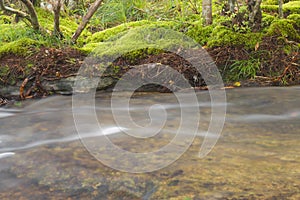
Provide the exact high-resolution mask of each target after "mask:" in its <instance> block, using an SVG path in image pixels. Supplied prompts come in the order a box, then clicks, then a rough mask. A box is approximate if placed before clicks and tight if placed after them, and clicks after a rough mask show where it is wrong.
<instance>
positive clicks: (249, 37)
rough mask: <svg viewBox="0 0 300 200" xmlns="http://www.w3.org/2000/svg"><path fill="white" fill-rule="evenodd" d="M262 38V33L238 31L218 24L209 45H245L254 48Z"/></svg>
mask: <svg viewBox="0 0 300 200" xmlns="http://www.w3.org/2000/svg"><path fill="white" fill-rule="evenodd" d="M261 38H262V33H236V32H234V31H232V30H230V29H228V28H226V27H224V26H217V27H215V28H214V29H213V32H212V34H211V38H210V40H209V41H208V43H207V45H208V46H209V47H217V46H244V47H245V48H247V49H254V47H255V45H256V44H257V43H258V42H260V41H261Z"/></svg>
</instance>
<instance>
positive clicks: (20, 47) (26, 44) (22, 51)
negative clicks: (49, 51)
mask: <svg viewBox="0 0 300 200" xmlns="http://www.w3.org/2000/svg"><path fill="white" fill-rule="evenodd" d="M41 44H42V43H41V42H38V41H35V40H33V39H30V38H21V39H19V40H16V41H13V42H9V43H6V44H4V45H2V46H1V47H0V56H3V55H4V54H8V53H12V54H15V55H27V54H28V53H29V48H32V47H39V46H40V45H41Z"/></svg>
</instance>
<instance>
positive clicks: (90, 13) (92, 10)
mask: <svg viewBox="0 0 300 200" xmlns="http://www.w3.org/2000/svg"><path fill="white" fill-rule="evenodd" d="M102 1H103V0H96V1H95V2H94V3H93V4H92V5H91V7H90V9H89V10H88V12H87V13H86V15H85V16H84V17H83V19H82V21H81V23H80V25H79V26H78V28H77V30H76V31H75V33H74V34H73V36H72V42H74V43H76V41H77V39H78V37H79V36H80V34H81V33H82V31H83V30H84V29H85V27H86V25H87V23H88V22H89V21H90V19H91V18H92V16H93V15H94V13H95V12H96V11H97V9H98V8H99V7H100V5H101V3H102Z"/></svg>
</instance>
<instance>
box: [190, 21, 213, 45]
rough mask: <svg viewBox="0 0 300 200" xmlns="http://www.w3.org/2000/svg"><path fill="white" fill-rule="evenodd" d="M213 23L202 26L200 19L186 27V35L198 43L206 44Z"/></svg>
mask: <svg viewBox="0 0 300 200" xmlns="http://www.w3.org/2000/svg"><path fill="white" fill-rule="evenodd" d="M213 28H214V27H213V25H210V26H203V25H202V21H198V22H196V23H194V24H193V25H191V26H190V27H189V28H188V31H187V35H188V36H190V37H192V38H193V39H194V40H195V41H196V42H198V43H199V44H200V45H206V44H207V42H208V41H209V39H210V35H211V33H212V31H213Z"/></svg>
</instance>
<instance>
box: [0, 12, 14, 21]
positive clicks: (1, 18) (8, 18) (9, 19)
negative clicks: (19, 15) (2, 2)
mask: <svg viewBox="0 0 300 200" xmlns="http://www.w3.org/2000/svg"><path fill="white" fill-rule="evenodd" d="M12 21H13V19H12V17H11V16H7V15H1V12H0V24H11V23H12Z"/></svg>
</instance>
